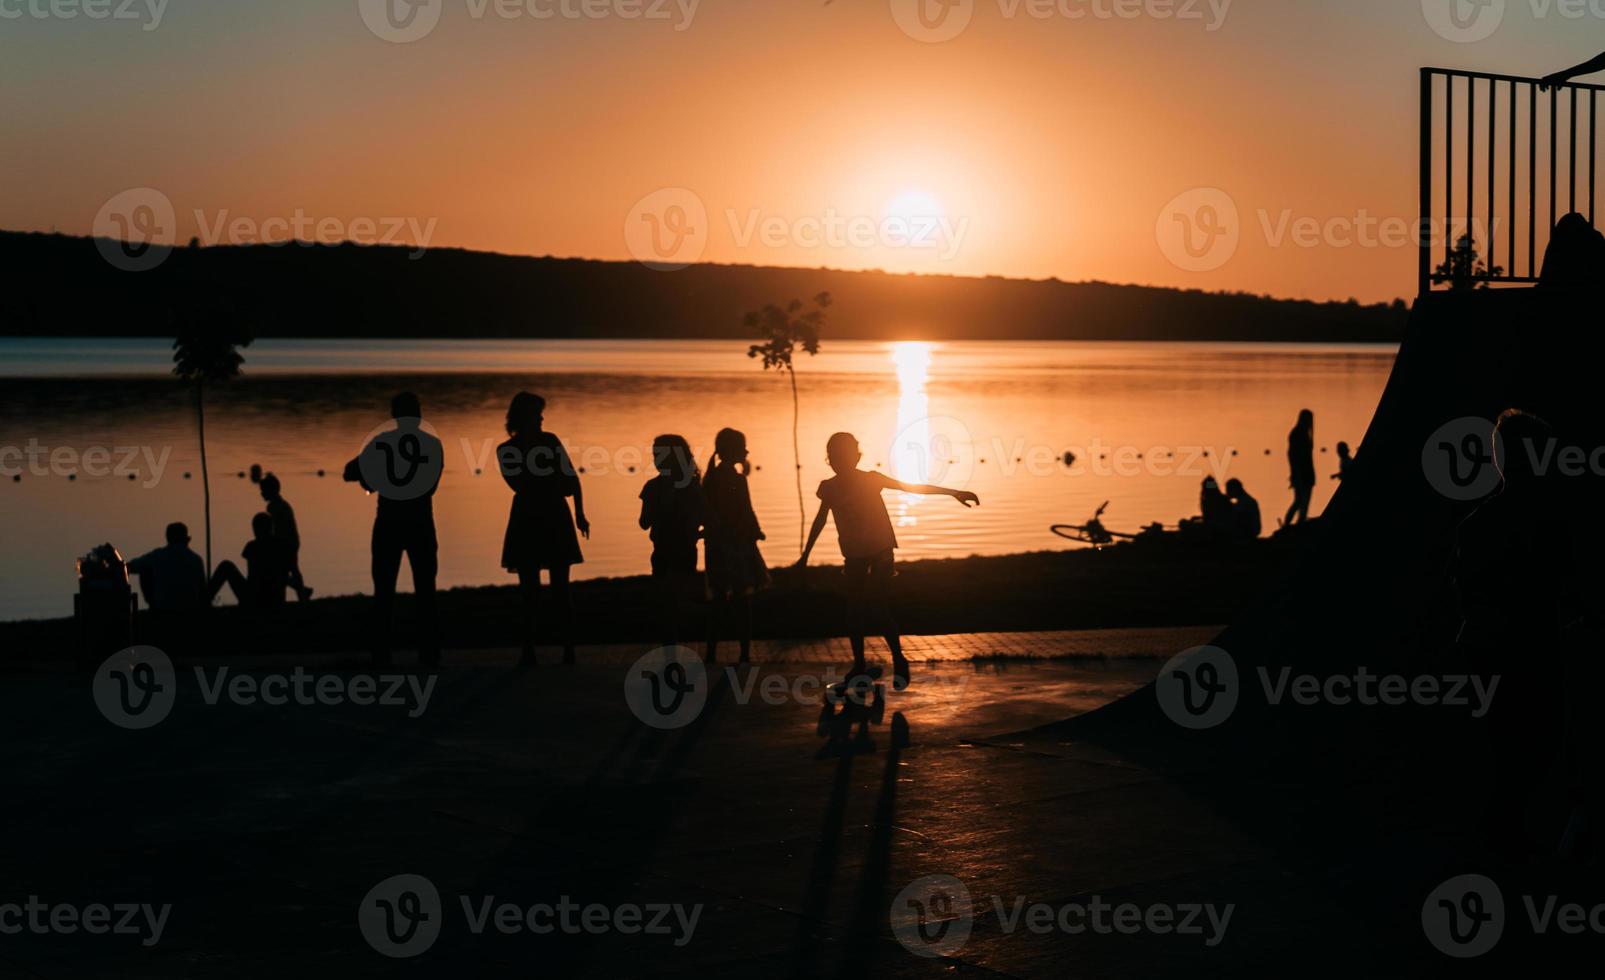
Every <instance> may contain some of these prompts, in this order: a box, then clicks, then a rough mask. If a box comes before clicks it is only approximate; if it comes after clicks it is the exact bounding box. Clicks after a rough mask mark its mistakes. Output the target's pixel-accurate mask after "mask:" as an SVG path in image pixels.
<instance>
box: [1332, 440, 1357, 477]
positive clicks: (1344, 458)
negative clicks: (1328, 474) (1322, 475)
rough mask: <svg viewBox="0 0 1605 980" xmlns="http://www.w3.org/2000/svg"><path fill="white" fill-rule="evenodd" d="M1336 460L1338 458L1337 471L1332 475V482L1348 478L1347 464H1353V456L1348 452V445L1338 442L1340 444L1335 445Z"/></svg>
mask: <svg viewBox="0 0 1605 980" xmlns="http://www.w3.org/2000/svg"><path fill="white" fill-rule="evenodd" d="M1337 458H1338V471H1337V472H1336V473H1333V474H1332V479H1334V480H1342V479H1345V478H1347V477H1348V475H1349V464H1350V463H1352V462H1354V456H1353V455H1352V453H1351V452H1350V450H1349V444H1348V443H1346V442H1340V443H1338V444H1337Z"/></svg>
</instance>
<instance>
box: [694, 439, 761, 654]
mask: <svg viewBox="0 0 1605 980" xmlns="http://www.w3.org/2000/svg"><path fill="white" fill-rule="evenodd" d="M713 446H714V451H713V458H711V459H710V460H708V475H707V476H706V477H704V478H703V481H702V494H703V496H704V497H705V498H707V502H708V531H707V543H706V545H705V547H706V550H707V565H708V593H709V595H711V596H712V598H713V601H714V609H713V614H712V615H711V616H710V617H709V632H708V660H710V661H712V660H714V659H715V658H716V653H717V649H718V645H719V628H720V627H721V626H722V625H723V624H724V623H725V622H726V621H727V617H728V616H729V614H730V608H731V606H732V605H734V606H735V607H736V613H737V616H738V626H739V628H740V636H741V662H742V663H747V662H749V661H750V660H751V659H752V596H753V593H755V592H757V591H758V590H759V589H762V588H766V587H767V586H768V585H769V569H768V568H767V567H766V566H765V565H764V560H763V555H762V554H761V553H760V552H759V551H758V542H760V541H762V540H764V533H763V529H762V528H760V527H759V526H758V515H757V514H756V513H754V512H753V509H752V493H751V491H750V490H749V489H748V487H747V474H748V473H749V472H750V471H751V469H752V466H751V464H750V463H748V462H747V437H746V436H745V435H743V434H742V433H740V432H737V431H736V430H735V429H723V430H720V432H719V435H718V436H717V437H715V439H714V443H713Z"/></svg>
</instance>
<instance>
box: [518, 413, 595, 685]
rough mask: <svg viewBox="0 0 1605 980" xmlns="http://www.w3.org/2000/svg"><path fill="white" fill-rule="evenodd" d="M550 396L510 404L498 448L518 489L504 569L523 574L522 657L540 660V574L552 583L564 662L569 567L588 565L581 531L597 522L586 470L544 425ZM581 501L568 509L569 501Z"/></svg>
mask: <svg viewBox="0 0 1605 980" xmlns="http://www.w3.org/2000/svg"><path fill="white" fill-rule="evenodd" d="M545 419H546V399H544V398H542V397H541V396H539V395H535V394H531V393H530V392H527V391H521V392H519V393H518V394H516V395H514V396H513V400H512V402H511V403H510V404H509V405H508V406H507V435H508V437H509V438H508V440H507V441H506V442H504V443H502V444H501V445H500V446H497V447H496V462H497V464H498V465H499V466H500V467H501V473H502V479H503V480H505V481H506V482H507V485H508V487H510V488H512V491H513V504H512V510H511V511H509V513H508V515H507V533H506V534H505V535H504V536H503V538H502V567H503V568H505V569H506V570H507V571H509V572H514V573H516V574H517V575H518V594H519V601H520V602H521V603H522V605H523V628H522V631H521V635H520V638H519V639H520V644H521V646H520V651H521V652H520V658H521V663H522V664H523V665H525V666H533V665H534V663H535V627H536V622H537V619H538V618H539V610H540V591H541V571H542V570H543V569H544V570H545V571H546V573H547V577H548V578H549V579H550V580H551V590H552V598H553V600H554V601H555V604H556V607H557V615H558V619H559V622H558V634H559V638H560V639H561V641H562V644H563V663H565V664H572V663H573V662H574V602H573V599H572V597H571V596H570V593H569V569H570V568H571V567H572V566H574V565H578V564H580V563H581V562H583V561H584V560H585V556H584V555H582V554H581V553H580V541H579V537H578V536H577V535H576V534H575V530H576V527H577V528H578V531H579V533H580V534H583V535H585V537H586V538H589V537H590V536H591V522H590V521H588V520H586V518H585V495H584V492H583V491H582V490H581V489H580V477H579V473H578V472H577V471H576V470H575V469H574V463H573V462H572V461H571V460H570V459H569V455H568V450H567V449H564V448H563V441H562V440H561V439H559V438H558V437H557V436H555V435H553V434H552V433H550V432H547V431H546V430H545V428H544V425H545ZM570 497H573V498H574V510H573V512H572V513H570V511H569V505H568V498H570Z"/></svg>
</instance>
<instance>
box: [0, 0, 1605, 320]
mask: <svg viewBox="0 0 1605 980" xmlns="http://www.w3.org/2000/svg"><path fill="white" fill-rule="evenodd" d="M64 2H66V3H67V4H68V7H67V8H65V9H73V8H72V6H71V5H72V3H73V2H74V0H64ZM383 2H384V0H371V2H370V0H360V2H359V0H278V2H275V3H256V2H244V0H169V2H166V3H165V4H164V3H161V2H160V0H139V2H138V3H137V4H134V5H132V7H133V9H135V10H145V11H147V15H146V20H145V21H144V22H140V21H137V20H129V19H119V18H107V19H90V18H89V17H87V16H78V17H69V18H63V17H55V16H50V17H38V16H32V15H30V14H28V13H27V11H28V10H29V9H42V8H39V7H38V5H35V6H34V7H32V8H30V7H29V5H28V4H27V3H26V2H25V0H7V2H6V3H5V4H3V5H0V6H3V7H4V10H5V11H6V13H4V14H3V15H0V182H3V183H0V186H3V188H4V190H3V193H0V227H5V228H13V229H18V228H20V229H37V230H49V229H52V228H54V229H59V230H62V231H68V232H75V233H87V232H89V231H90V230H91V229H92V228H93V227H94V226H95V222H96V218H97V215H98V214H99V213H100V211H101V209H102V207H103V205H105V204H106V202H107V201H108V200H111V199H112V198H114V196H116V195H117V194H119V193H120V192H123V191H125V190H127V189H129V188H136V187H149V188H154V189H158V190H159V191H160V192H161V193H162V194H163V195H164V197H165V198H166V199H168V200H170V201H171V203H172V206H173V214H174V219H173V220H174V222H175V226H174V228H173V229H172V231H173V232H174V237H177V238H180V239H187V238H188V237H190V236H193V235H202V234H203V232H204V234H205V237H206V238H207V240H212V239H213V238H215V237H217V236H221V237H222V238H223V240H241V239H244V240H250V239H251V237H252V236H253V235H260V236H264V237H267V238H270V239H273V238H282V237H284V235H285V232H284V231H283V229H284V228H285V223H286V221H287V220H288V219H290V218H292V217H293V216H296V215H302V216H306V217H307V218H308V219H309V220H312V221H313V222H314V224H313V225H312V227H313V228H314V229H316V228H318V227H319V224H318V222H321V223H322V227H323V228H324V229H325V230H327V231H329V232H331V233H333V234H336V235H340V234H344V233H351V234H352V235H353V236H354V237H364V236H367V237H371V238H378V237H380V236H382V235H383V234H384V233H385V229H386V228H392V229H395V231H396V236H397V237H398V239H399V240H409V239H417V238H419V237H420V236H421V235H425V234H427V237H428V239H429V240H428V242H427V244H430V245H434V246H463V247H470V248H482V249H492V250H498V251H505V252H511V253H520V254H536V255H544V254H552V255H563V256H586V257H595V258H605V259H628V258H631V257H632V255H636V256H637V257H639V252H640V245H639V241H637V239H639V238H640V236H641V235H643V234H655V235H656V236H657V247H662V248H671V249H672V248H685V249H689V251H687V252H685V253H684V256H683V257H685V258H688V259H697V260H702V261H713V262H736V263H750V264H763V265H794V266H834V267H842V268H884V269H888V270H892V271H914V272H938V273H956V274H963V275H1005V276H1023V277H1048V276H1057V277H1060V278H1063V279H1070V280H1081V279H1103V280H1110V281H1118V282H1142V283H1155V284H1163V285H1174V286H1183V287H1191V288H1202V289H1242V290H1250V291H1254V292H1266V293H1274V294H1278V295H1289V296H1307V297H1312V298H1339V299H1343V298H1348V297H1350V296H1357V297H1359V298H1361V299H1365V300H1378V299H1391V298H1392V297H1394V296H1399V295H1407V294H1409V293H1410V292H1411V291H1412V289H1413V282H1414V279H1413V276H1414V264H1413V263H1414V259H1413V255H1412V254H1411V253H1410V251H1409V249H1408V248H1399V247H1397V246H1394V247H1388V246H1386V245H1369V246H1368V245H1364V244H1348V245H1343V244H1338V243H1336V242H1321V243H1317V244H1315V245H1314V246H1309V245H1308V244H1300V243H1295V242H1293V241H1291V240H1290V239H1289V238H1288V237H1287V236H1286V235H1280V234H1278V229H1279V228H1283V227H1286V223H1287V221H1288V220H1289V219H1291V220H1295V221H1296V220H1299V219H1314V220H1316V221H1318V222H1321V223H1322V224H1323V225H1325V224H1328V223H1330V222H1332V221H1334V220H1335V221H1338V222H1340V223H1341V222H1344V221H1350V222H1358V221H1364V220H1366V219H1367V217H1369V219H1371V220H1377V219H1387V218H1390V217H1392V218H1398V219H1403V220H1409V219H1413V218H1414V216H1415V214H1416V201H1415V180H1416V160H1415V153H1416V133H1415V112H1416V108H1415V101H1414V100H1415V93H1416V87H1415V86H1416V74H1415V71H1416V69H1417V68H1418V67H1419V66H1421V65H1424V64H1438V65H1450V66H1455V67H1470V68H1478V69H1484V70H1499V71H1508V72H1512V73H1518V74H1532V73H1540V72H1542V71H1546V70H1550V69H1553V68H1557V67H1561V66H1564V65H1567V64H1571V63H1573V62H1575V61H1579V60H1582V59H1583V58H1584V57H1587V56H1589V55H1592V54H1594V53H1597V52H1598V51H1599V50H1601V49H1605V19H1601V18H1600V17H1598V16H1596V15H1595V14H1593V13H1592V12H1587V11H1586V10H1585V12H1584V14H1583V16H1582V17H1581V18H1580V19H1577V18H1571V17H1568V16H1565V15H1563V14H1562V12H1561V10H1562V6H1561V5H1558V4H1538V5H1534V4H1533V3H1530V2H1514V0H1513V2H1511V3H1509V4H1508V5H1505V6H1506V7H1507V9H1506V11H1505V14H1504V20H1503V23H1502V24H1501V25H1500V26H1499V28H1498V30H1496V31H1494V32H1493V33H1492V35H1491V36H1489V37H1487V38H1486V39H1482V40H1477V41H1474V42H1470V43H1459V42H1457V41H1455V40H1451V39H1449V38H1447V37H1445V36H1442V34H1441V33H1440V32H1439V31H1435V30H1434V28H1433V26H1432V23H1433V19H1432V17H1429V16H1428V15H1427V14H1426V13H1424V9H1426V10H1427V11H1431V10H1432V9H1433V8H1434V5H1435V4H1449V3H1451V2H1454V3H1458V2H1460V0H1425V8H1424V5H1423V0H1343V2H1337V0H1235V2H1232V3H1229V4H1228V3H1225V2H1224V0H1216V2H1215V3H1213V4H1211V3H1209V2H1206V0H1197V2H1194V0H1055V2H1044V0H949V4H948V5H944V4H942V3H937V2H936V0H926V4H927V5H926V7H925V8H924V10H923V14H924V16H923V17H921V16H920V14H921V12H922V11H921V10H919V9H917V8H916V7H915V6H914V5H915V3H916V0H835V2H833V3H830V4H823V3H820V2H817V0H700V2H692V0H674V2H662V3H660V2H659V0H520V2H518V3H507V2H505V0H504V2H497V0H439V4H438V5H435V6H432V5H430V4H428V3H422V4H419V5H417V8H416V9H413V8H412V6H411V4H412V0H392V2H395V3H400V4H402V5H403V7H406V8H407V9H405V10H402V11H401V12H402V14H404V15H405V16H400V17H395V18H392V19H391V20H390V21H388V22H387V23H390V24H392V25H393V26H392V27H391V28H388V29H380V30H375V29H373V28H372V26H371V25H372V23H373V18H372V16H371V15H372V14H373V11H374V9H376V8H375V5H376V4H378V5H380V6H382V4H383ZM1586 6H1587V5H1583V7H1585V8H1586ZM46 7H48V5H46ZM115 7H116V5H115V4H114V5H113V8H114V9H115ZM157 7H160V8H161V16H160V19H159V23H156V24H155V26H154V29H150V30H146V29H145V28H146V27H150V26H152V23H153V18H152V17H151V16H150V14H149V11H152V10H154V9H155V8H157ZM1473 9H1475V8H1473ZM1565 9H1567V10H1570V9H1571V8H1565ZM18 11H21V12H22V13H21V14H19V15H17V16H12V14H15V13H17V12H18ZM1132 11H1135V12H1136V14H1137V15H1136V16H1135V17H1129V16H1125V13H1130V12H1132ZM1165 11H1169V15H1168V16H1160V14H1161V13H1163V12H1165ZM1122 12H1125V13H1122ZM1183 12H1191V13H1193V14H1197V15H1198V16H1197V17H1196V18H1194V17H1183V16H1178V15H1179V14H1181V13H1183ZM364 14H369V15H370V16H369V17H367V18H366V19H365V17H364ZM431 18H433V19H431ZM955 18H957V19H955ZM960 21H962V23H960ZM382 23H385V22H382ZM1450 23H1453V22H1450ZM955 26H956V27H957V30H956V31H954V28H955ZM425 29H426V33H424V34H423V35H422V36H421V37H419V38H417V39H414V40H410V41H406V42H405V43H396V41H395V40H387V39H386V38H385V37H383V36H382V35H383V34H385V33H386V30H390V31H391V32H401V33H403V34H404V33H407V32H416V31H420V30H425ZM949 32H952V36H951V37H950V38H947V39H945V40H944V39H941V38H942V37H943V36H945V35H946V34H947V33H949ZM1448 33H1452V31H1451V32H1448ZM396 40H404V39H401V38H397V39H396ZM1198 189H1217V190H1219V191H1221V192H1224V193H1225V194H1226V195H1227V197H1228V198H1229V200H1230V201H1231V202H1232V203H1233V205H1234V206H1235V208H1236V211H1237V224H1238V232H1239V235H1240V239H1241V241H1240V243H1239V245H1238V247H1237V250H1236V252H1235V254H1233V256H1232V257H1231V258H1230V260H1229V261H1227V262H1225V263H1224V264H1222V265H1220V267H1218V268H1211V269H1207V270H1201V271H1193V270H1189V269H1188V268H1185V265H1186V263H1185V262H1183V263H1178V262H1175V261H1172V259H1171V258H1169V257H1167V254H1166V251H1165V249H1164V248H1163V247H1162V246H1161V243H1160V242H1158V241H1157V240H1156V239H1157V238H1159V237H1161V234H1162V233H1161V232H1159V231H1157V230H1156V229H1157V227H1159V226H1160V225H1162V224H1163V222H1162V221H1161V218H1162V215H1163V213H1164V211H1165V209H1166V207H1167V204H1168V203H1169V202H1172V201H1175V200H1177V199H1178V197H1179V196H1183V195H1186V194H1188V193H1190V192H1196V191H1197V190H1198ZM665 192H667V195H668V196H667V197H663V196H660V197H658V198H656V199H654V200H655V201H657V202H658V203H659V204H663V203H664V202H667V207H668V208H669V209H672V208H675V207H678V208H679V210H678V211H673V212H672V214H671V211H670V210H664V209H660V210H658V211H655V212H653V213H652V214H651V215H645V216H644V215H643V214H642V213H640V212H641V205H642V202H643V201H645V200H648V199H649V198H652V195H654V194H659V195H662V194H664V193H665ZM671 218H672V220H670V219H671ZM632 236H633V237H632Z"/></svg>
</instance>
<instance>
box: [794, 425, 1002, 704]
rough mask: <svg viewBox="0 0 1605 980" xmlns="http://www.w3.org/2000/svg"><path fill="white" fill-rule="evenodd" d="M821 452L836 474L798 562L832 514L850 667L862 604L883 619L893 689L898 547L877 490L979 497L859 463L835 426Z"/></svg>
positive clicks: (858, 663) (856, 658) (858, 648)
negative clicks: (841, 562) (892, 590)
mask: <svg viewBox="0 0 1605 980" xmlns="http://www.w3.org/2000/svg"><path fill="white" fill-rule="evenodd" d="M825 455H826V457H827V459H828V460H829V462H830V468H831V469H832V470H834V471H835V472H836V475H835V476H833V477H831V478H830V479H828V480H826V481H824V482H823V483H821V484H820V485H819V513H818V514H817V515H816V516H815V517H814V526H813V527H812V528H810V529H809V532H808V543H807V544H806V545H805V546H804V547H803V553H802V557H801V558H799V559H797V567H798V568H802V567H804V566H806V565H807V564H808V556H809V554H810V553H812V552H813V550H814V543H815V542H816V541H818V540H819V535H820V533H821V532H822V531H824V530H825V521H826V519H827V518H829V517H830V516H831V515H833V514H834V515H835V517H836V535H837V537H838V539H839V540H840V542H841V551H842V557H843V558H844V559H846V575H847V591H848V596H849V598H848V610H849V616H850V624H849V628H850V629H851V631H852V633H851V641H852V645H853V671H854V673H855V674H856V673H859V672H862V671H863V670H864V668H865V665H864V620H865V612H866V610H872V611H873V612H874V613H875V614H876V615H877V617H878V618H879V619H880V620H881V622H882V628H883V633H882V634H881V635H882V636H884V637H885V638H886V645H887V647H889V648H890V649H891V652H892V672H893V676H894V678H895V681H894V684H893V686H894V687H896V688H897V689H898V690H902V689H903V688H905V687H907V686H908V660H907V659H905V658H904V656H903V644H902V640H901V638H900V637H899V636H898V634H897V623H896V622H895V621H894V620H893V619H892V610H891V602H890V595H889V586H890V583H891V579H892V577H893V576H894V575H896V574H897V573H896V569H895V566H894V564H893V555H894V553H895V550H896V548H897V535H896V533H895V532H893V530H892V518H891V515H890V514H888V513H887V512H886V502H885V501H884V500H883V499H881V493H882V492H883V491H886V490H901V491H902V492H904V493H918V494H928V495H945V496H949V497H952V498H953V499H954V500H957V501H958V502H959V503H961V504H963V505H964V506H966V507H974V506H976V505H978V504H980V502H981V498H979V497H977V496H976V495H975V494H973V493H971V492H970V491H968V490H949V489H947V488H946V487H936V486H928V485H925V484H917V483H903V482H901V481H899V480H894V479H892V478H891V477H889V476H886V475H884V474H881V473H876V472H873V471H870V470H861V469H859V468H858V463H859V460H861V459H863V455H864V454H863V453H862V452H860V451H859V448H858V440H857V439H856V438H854V437H853V435H852V434H851V433H847V432H838V433H836V434H835V435H833V436H831V437H830V442H829V443H827V444H826V446H825Z"/></svg>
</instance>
